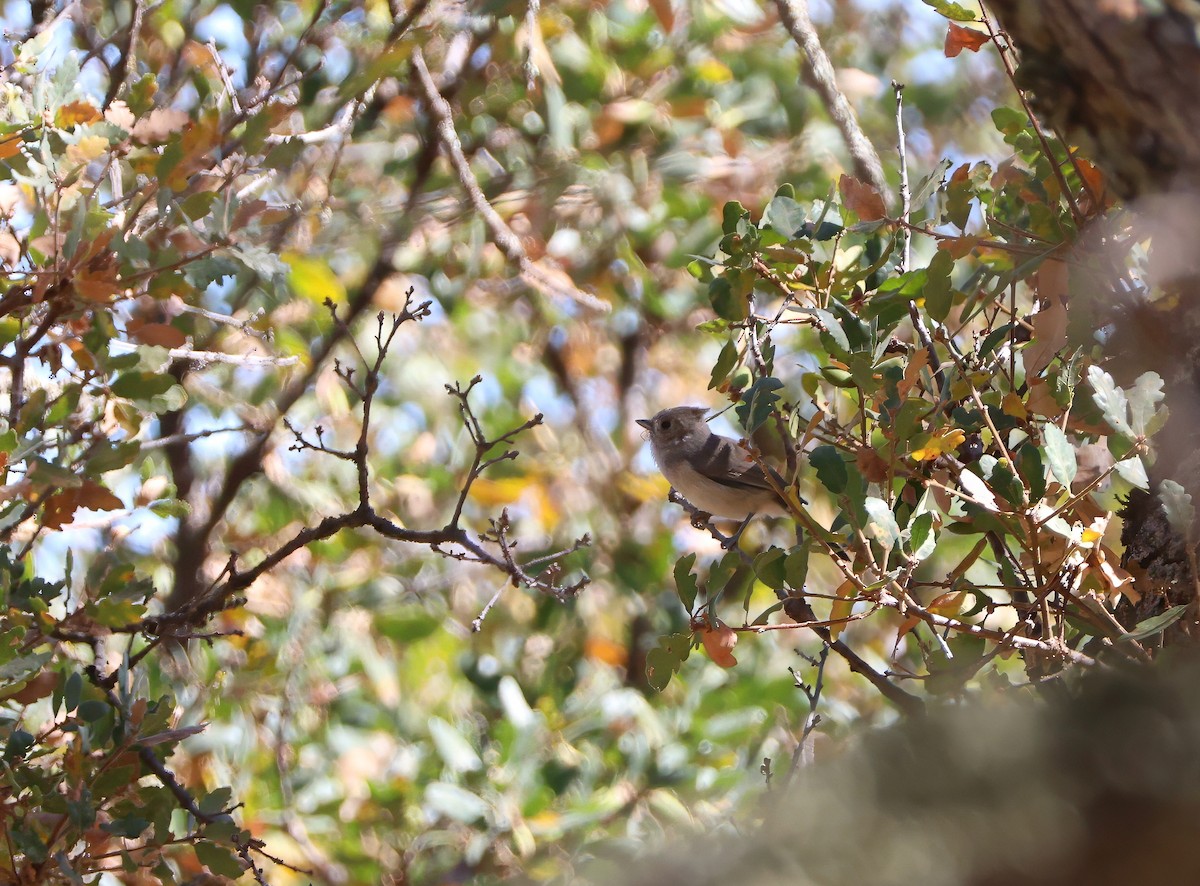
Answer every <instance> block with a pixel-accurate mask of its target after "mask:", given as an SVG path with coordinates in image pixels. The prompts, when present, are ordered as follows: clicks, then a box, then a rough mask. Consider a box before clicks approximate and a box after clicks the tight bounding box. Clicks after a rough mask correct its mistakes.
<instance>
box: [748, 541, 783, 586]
mask: <svg viewBox="0 0 1200 886" xmlns="http://www.w3.org/2000/svg"><path fill="white" fill-rule="evenodd" d="M754 573H755V574H756V575H757V576H758V580H759V581H761V582H762V583H763V584H765V585H766V586H767V587H769V588H770V589H771V590H773V591H778V590H779V589H780V588H782V587H783V586H784V585H785V584H787V555H786V554H785V552H784V550H783V549H782V548H777V547H770V548H767V549H766V550H765V551H763V552H762V553H761V554H759V555H758V556H757V557H755V558H754Z"/></svg>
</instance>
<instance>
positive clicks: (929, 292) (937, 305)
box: [924, 249, 954, 323]
mask: <svg viewBox="0 0 1200 886" xmlns="http://www.w3.org/2000/svg"><path fill="white" fill-rule="evenodd" d="M952 270H954V256H952V255H951V254H950V253H949V252H947V251H946V250H944V249H939V250H937V252H935V253H934V254H933V258H932V259H930V261H929V268H928V279H927V280H926V282H925V289H924V295H925V311H926V313H928V314H929V316H930V317H932V318H933V319H934V320H936V321H937V322H939V323H941V322H942V321H943V320H945V319H946V317H947V315H949V313H950V306H951V305H952V304H953V303H954V290H953V289H952V288H951V286H950V272H951V271H952Z"/></svg>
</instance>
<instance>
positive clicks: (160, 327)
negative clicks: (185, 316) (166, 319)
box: [127, 321, 187, 348]
mask: <svg viewBox="0 0 1200 886" xmlns="http://www.w3.org/2000/svg"><path fill="white" fill-rule="evenodd" d="M127 330H128V332H129V335H130V337H131V338H133V340H134V341H136V342H137V343H138V344H143V345H158V346H159V347H161V348H181V347H183V346H184V344H186V343H187V336H186V335H184V334H183V333H182V332H180V331H179V330H178V329H176V328H175V327H174V326H171V325H170V324H168V323H137V322H134V321H130V323H129V325H128V327H127Z"/></svg>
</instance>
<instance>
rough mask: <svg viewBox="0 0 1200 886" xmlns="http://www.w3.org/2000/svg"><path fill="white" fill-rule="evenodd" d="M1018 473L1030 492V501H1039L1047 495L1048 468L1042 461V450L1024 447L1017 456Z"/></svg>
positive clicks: (1034, 447)
mask: <svg viewBox="0 0 1200 886" xmlns="http://www.w3.org/2000/svg"><path fill="white" fill-rule="evenodd" d="M1017 471H1018V472H1019V473H1020V475H1021V479H1022V480H1024V481H1025V488H1026V489H1028V490H1029V499H1030V501H1038V500H1039V499H1041V497H1042V496H1043V495H1045V494H1046V467H1045V465H1044V464H1043V461H1042V450H1040V449H1038V448H1037V447H1036V446H1033V445H1026V446H1022V447H1021V452H1020V454H1019V455H1018V456H1017Z"/></svg>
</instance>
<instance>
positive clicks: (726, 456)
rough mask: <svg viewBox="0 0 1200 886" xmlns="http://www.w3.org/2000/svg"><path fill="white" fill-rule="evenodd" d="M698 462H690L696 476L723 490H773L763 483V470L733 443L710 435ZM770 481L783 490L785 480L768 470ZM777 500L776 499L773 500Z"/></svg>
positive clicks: (785, 485) (734, 441) (716, 435)
mask: <svg viewBox="0 0 1200 886" xmlns="http://www.w3.org/2000/svg"><path fill="white" fill-rule="evenodd" d="M699 456H700V457H699V458H697V459H696V460H695V462H694V467H695V468H696V470H697V472H698V473H700V474H703V475H704V476H706V477H708V478H709V479H710V480H715V481H717V482H719V483H723V484H725V485H727V486H740V487H742V488H744V489H747V490H763V489H766V490H770V491H772V492H774V488H773V487H772V486H771V484H770V483H769V482H768V481H767V478H766V475H765V474H764V473H763V469H762V468H761V467H759V465H758V463H757V462H755V461H754V459H752V458H751V457H750V456H749V455H748V454H747V453H746V450H744V449H742V447H741V446H739V445H738V444H737V441H736V440H732V439H730V438H729V437H722V436H721V435H719V434H711V435H710V436H709V438H708V439H707V440H706V441H705V442H704V446H703V447H702V448H701V450H700V452H699ZM768 470H769V471H770V472H771V477H772V478H773V479H774V480H775V483H776V484H777V485H778V487H779V488H780V489H786V488H787V486H788V482H787V480H785V479H783V477H782V476H781V475H780V474H779V472H778V471H776V470H775V469H774V468H771V467H769V466H768ZM776 497H778V496H776Z"/></svg>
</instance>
